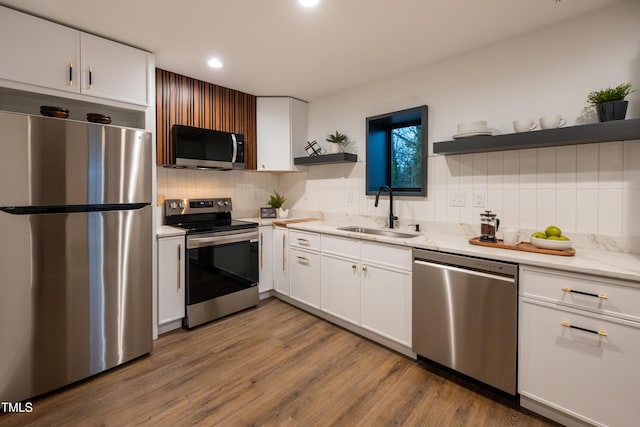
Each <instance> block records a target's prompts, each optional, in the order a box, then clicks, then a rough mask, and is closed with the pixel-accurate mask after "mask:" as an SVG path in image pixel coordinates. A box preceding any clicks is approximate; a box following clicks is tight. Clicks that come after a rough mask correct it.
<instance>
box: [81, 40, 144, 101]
mask: <svg viewBox="0 0 640 427" xmlns="http://www.w3.org/2000/svg"><path fill="white" fill-rule="evenodd" d="M80 47H81V59H82V64H81V66H82V68H81V69H82V77H81V82H82V87H81V89H80V90H81V91H82V92H83V93H85V94H87V95H91V96H97V97H100V98H106V99H113V100H116V101H122V102H128V103H131V104H141V105H146V104H147V86H148V85H147V68H148V56H149V55H148V54H147V52H144V51H141V50H139V49H134V48H132V47H129V46H125V45H122V44H120V43H115V42H112V41H111V40H106V39H103V38H100V37H96V36H93V35H91V34H86V33H80Z"/></svg>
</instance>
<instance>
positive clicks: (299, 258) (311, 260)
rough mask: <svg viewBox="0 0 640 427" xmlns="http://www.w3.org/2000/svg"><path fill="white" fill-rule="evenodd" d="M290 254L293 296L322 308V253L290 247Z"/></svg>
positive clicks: (290, 281)
mask: <svg viewBox="0 0 640 427" xmlns="http://www.w3.org/2000/svg"><path fill="white" fill-rule="evenodd" d="M289 256H290V257H291V259H290V261H289V266H290V268H291V271H290V276H289V288H290V292H291V293H290V296H291V298H294V299H296V300H298V301H300V302H303V303H305V304H308V305H310V306H312V307H315V308H320V254H319V253H318V252H311V251H306V250H301V249H297V248H290V249H289Z"/></svg>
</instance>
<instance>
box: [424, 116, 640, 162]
mask: <svg viewBox="0 0 640 427" xmlns="http://www.w3.org/2000/svg"><path fill="white" fill-rule="evenodd" d="M633 139H640V119H630V120H617V121H612V122H603V123H594V124H589V125H580V126H570V127H564V128H558V129H543V130H535V131H531V132H522V133H512V134H507V135H496V136H486V135H485V136H471V137H468V138H460V139H456V140H454V141H444V142H436V143H434V144H433V153H434V154H445V155H448V154H468V153H483V152H489V151H505V150H523V149H529V148H543V147H557V146H561V145H577V144H593V143H595V142H608V141H625V140H633Z"/></svg>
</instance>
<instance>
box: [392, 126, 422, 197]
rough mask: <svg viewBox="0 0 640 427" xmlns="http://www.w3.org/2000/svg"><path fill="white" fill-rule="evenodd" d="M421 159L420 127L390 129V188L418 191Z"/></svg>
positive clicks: (420, 180) (420, 183)
mask: <svg viewBox="0 0 640 427" xmlns="http://www.w3.org/2000/svg"><path fill="white" fill-rule="evenodd" d="M421 159H422V126H421V125H416V126H404V127H398V128H393V129H391V188H393V189H394V190H395V189H401V188H402V189H420V187H421V185H422V160H421Z"/></svg>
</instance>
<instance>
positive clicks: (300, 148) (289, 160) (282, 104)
mask: <svg viewBox="0 0 640 427" xmlns="http://www.w3.org/2000/svg"><path fill="white" fill-rule="evenodd" d="M256 111H257V127H258V147H257V158H258V163H257V170H259V171H292V170H297V169H296V168H295V166H294V165H293V158H294V157H300V156H305V155H306V151H305V149H304V147H305V145H306V143H307V103H306V102H304V101H300V100H298V99H294V98H289V97H259V98H258V99H257V100H256Z"/></svg>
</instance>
